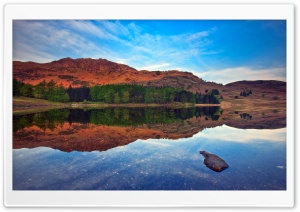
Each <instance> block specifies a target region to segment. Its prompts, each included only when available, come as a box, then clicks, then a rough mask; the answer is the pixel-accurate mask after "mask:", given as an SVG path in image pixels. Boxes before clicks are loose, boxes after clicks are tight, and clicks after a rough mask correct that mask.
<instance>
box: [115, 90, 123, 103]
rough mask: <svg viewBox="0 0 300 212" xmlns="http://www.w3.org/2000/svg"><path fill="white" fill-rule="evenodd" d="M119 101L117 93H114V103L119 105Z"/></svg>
mask: <svg viewBox="0 0 300 212" xmlns="http://www.w3.org/2000/svg"><path fill="white" fill-rule="evenodd" d="M120 101H121V98H120V95H119V93H118V92H117V93H115V95H114V103H116V104H119V103H120Z"/></svg>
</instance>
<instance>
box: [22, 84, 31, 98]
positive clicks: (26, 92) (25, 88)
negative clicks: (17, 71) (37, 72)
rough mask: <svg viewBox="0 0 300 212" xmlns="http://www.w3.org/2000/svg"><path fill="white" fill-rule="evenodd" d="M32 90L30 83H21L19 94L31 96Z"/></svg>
mask: <svg viewBox="0 0 300 212" xmlns="http://www.w3.org/2000/svg"><path fill="white" fill-rule="evenodd" d="M32 91H33V89H32V85H30V84H25V85H23V86H22V88H21V89H20V94H21V95H22V96H26V97H32V96H33V95H32Z"/></svg>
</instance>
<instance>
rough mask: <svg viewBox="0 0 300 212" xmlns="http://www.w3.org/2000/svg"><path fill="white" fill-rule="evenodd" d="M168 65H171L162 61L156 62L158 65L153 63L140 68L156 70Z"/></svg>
mask: <svg viewBox="0 0 300 212" xmlns="http://www.w3.org/2000/svg"><path fill="white" fill-rule="evenodd" d="M167 66H170V63H162V64H156V65H151V66H145V67H142V68H140V70H148V71H155V70H158V69H160V68H162V67H167Z"/></svg>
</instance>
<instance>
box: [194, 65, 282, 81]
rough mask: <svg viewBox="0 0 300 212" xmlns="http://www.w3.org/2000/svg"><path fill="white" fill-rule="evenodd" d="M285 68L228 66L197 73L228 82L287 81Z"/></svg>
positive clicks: (212, 79) (202, 76)
mask: <svg viewBox="0 0 300 212" xmlns="http://www.w3.org/2000/svg"><path fill="white" fill-rule="evenodd" d="M285 72H286V69H285V68H271V69H259V70H256V69H252V68H251V67H236V68H226V69H221V70H212V71H207V72H202V73H195V75H197V76H198V77H201V78H202V79H205V80H208V81H214V82H217V83H223V84H227V83H230V82H235V81H240V80H280V81H286V77H285Z"/></svg>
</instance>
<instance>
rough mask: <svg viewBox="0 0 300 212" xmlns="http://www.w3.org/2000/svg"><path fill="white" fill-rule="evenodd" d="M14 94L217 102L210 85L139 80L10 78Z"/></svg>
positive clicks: (59, 98) (95, 99)
mask: <svg viewBox="0 0 300 212" xmlns="http://www.w3.org/2000/svg"><path fill="white" fill-rule="evenodd" d="M13 95H14V96H26V97H34V98H39V99H47V100H50V101H55V102H88V101H91V102H101V103H109V104H113V103H114V104H126V103H156V104H168V103H173V102H182V103H194V104H195V103H197V104H201V103H202V104H219V103H220V101H219V98H218V95H219V91H218V90H216V89H213V90H212V91H211V92H208V91H206V93H205V94H201V93H196V94H194V93H192V92H190V91H186V90H184V89H178V88H173V87H169V86H165V87H146V86H143V85H138V84H114V85H96V86H92V87H86V86H82V87H75V88H73V87H72V86H69V87H68V88H64V87H63V85H62V84H60V85H57V84H56V83H55V82H54V81H53V80H51V81H49V82H46V81H45V80H43V81H42V82H40V83H39V84H37V85H35V86H33V85H30V84H25V83H23V82H21V81H19V80H17V79H15V78H14V79H13Z"/></svg>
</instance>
